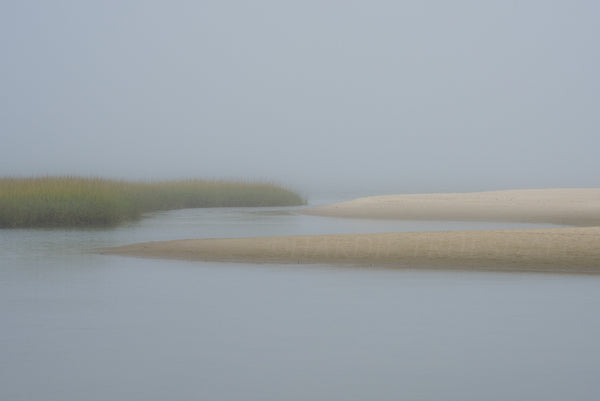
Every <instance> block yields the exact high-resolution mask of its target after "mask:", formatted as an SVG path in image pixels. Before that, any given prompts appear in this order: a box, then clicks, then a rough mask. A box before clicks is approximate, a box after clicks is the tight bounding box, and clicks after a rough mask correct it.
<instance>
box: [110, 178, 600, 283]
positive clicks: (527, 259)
mask: <svg viewBox="0 0 600 401" xmlns="http://www.w3.org/2000/svg"><path fill="white" fill-rule="evenodd" d="M302 213H307V214H312V215H320V216H331V217H345V218H377V219H410V220H419V219H427V220H457V221H459V220H481V221H510V222H530V223H552V224H560V225H571V226H572V227H560V228H536V229H512V230H473V231H428V232H396V233H378V234H361V233H356V234H331V235H308V236H281V237H260V238H224V239H189V240H175V241H159V242H147V243H140V244H132V245H125V246H121V247H114V248H105V249H102V250H100V252H101V253H106V254H116V255H123V256H135V257H148V258H166V259H184V260H197V261H220V262H246V263H293V264H343V265H352V266H382V267H399V268H458V269H482V270H488V269H492V270H500V271H539V272H569V273H600V189H550V190H515V191H494V192H480V193H470V194H420V195H389V196H375V197H368V198H360V199H356V200H353V201H349V202H344V203H339V204H335V205H329V206H323V207H318V208H312V209H305V210H303V211H302Z"/></svg>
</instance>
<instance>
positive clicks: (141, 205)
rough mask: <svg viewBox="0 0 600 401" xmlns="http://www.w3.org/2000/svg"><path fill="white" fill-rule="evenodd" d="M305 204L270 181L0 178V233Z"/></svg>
mask: <svg viewBox="0 0 600 401" xmlns="http://www.w3.org/2000/svg"><path fill="white" fill-rule="evenodd" d="M304 203H305V201H304V200H303V199H302V198H301V197H300V196H299V195H298V194H296V193H294V192H293V191H290V190H288V189H285V188H283V187H281V186H278V185H276V184H273V183H268V182H243V181H209V180H197V179H190V180H175V181H135V182H130V181H118V180H108V179H102V178H83V177H71V176H65V177H34V178H0V228H26V227H94V226H98V227H101V226H113V225H117V224H119V223H121V222H124V221H128V220H135V219H139V218H140V217H141V216H142V214H143V213H147V212H152V211H158V210H172V209H185V208H200V207H245V206H293V205H300V204H304Z"/></svg>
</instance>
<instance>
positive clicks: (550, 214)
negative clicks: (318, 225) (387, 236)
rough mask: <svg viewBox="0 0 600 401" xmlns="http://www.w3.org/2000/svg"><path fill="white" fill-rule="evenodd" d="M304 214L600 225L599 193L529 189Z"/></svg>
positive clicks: (403, 199)
mask: <svg viewBox="0 0 600 401" xmlns="http://www.w3.org/2000/svg"><path fill="white" fill-rule="evenodd" d="M301 213H305V214H311V215H317V216H332V217H355V218H370V219H399V220H455V221H476V220H478V221H500V222H505V221H506V222H524V223H551V224H559V225H571V226H600V189H597V188H590V189H527V190H512V191H491V192H474V193H457V194H414V195H384V196H371V197H366V198H359V199H355V200H351V201H349V202H342V203H336V204H333V205H328V206H321V207H316V208H311V209H305V210H303V211H301Z"/></svg>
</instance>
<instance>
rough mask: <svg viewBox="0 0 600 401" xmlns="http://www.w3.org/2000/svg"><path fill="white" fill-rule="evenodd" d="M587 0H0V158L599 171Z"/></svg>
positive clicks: (578, 178) (497, 178)
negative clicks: (50, 0) (83, 0)
mask: <svg viewBox="0 0 600 401" xmlns="http://www.w3.org/2000/svg"><path fill="white" fill-rule="evenodd" d="M598 15H600V5H599V3H597V2H593V1H552V2H549V1H541V0H540V1H520V2H517V1H495V0H494V1H486V2H478V1H454V2H442V1H439V2H436V1H403V2H395V1H380V0H376V1H369V2H367V1H360V2H358V1H348V0H346V1H312V0H305V1H301V2H300V1H296V2H283V1H275V0H272V1H265V0H257V1H252V2H248V1H222V0H220V1H199V2H195V1H169V2H167V1H162V2H160V1H141V0H139V1H121V0H120V1H101V2H81V1H52V2H48V1H39V0H38V1H28V2H24V1H23V2H21V1H19V2H2V4H1V5H0V46H1V51H2V62H1V63H0V85H1V88H2V92H1V93H2V96H0V136H1V137H0V139H1V146H0V175H2V176H5V175H17V176H23V175H37V174H78V175H100V176H107V177H113V178H128V179H137V178H149V179H162V178H184V177H206V178H242V179H269V180H275V181H277V182H280V183H283V184H285V185H287V186H291V187H293V188H296V189H299V190H301V191H305V192H307V193H311V192H315V191H350V190H361V191H372V192H379V193H393V192H396V193H400V192H436V191H471V190H492V189H508V188H527V187H535V188H544V187H588V186H599V185H600V182H599V181H600V179H599V176H598V174H597V172H598V171H600V158H598V149H599V148H600V139H599V136H598V133H599V128H600V113H599V112H598V105H600V77H599V75H598V71H600V47H599V46H598V44H597V40H598V38H599V37H600V25H599V24H598V23H597V22H598V21H597V19H598Z"/></svg>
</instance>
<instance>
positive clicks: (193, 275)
mask: <svg viewBox="0 0 600 401" xmlns="http://www.w3.org/2000/svg"><path fill="white" fill-rule="evenodd" d="M294 210H295V208H268V209H196V210H181V211H172V212H161V213H155V214H152V215H150V216H149V217H148V218H146V219H144V220H142V221H140V222H136V223H131V224H128V225H124V226H121V227H118V228H115V229H107V230H0V252H1V253H0V399H2V400H14V401H21V400H52V401H53V400H56V401H59V400H60V401H70V400H78V401H79V400H98V401H100V400H128V401H136V400H140V401H142V400H144V401H147V400H161V401H162V400H193V399H198V400H261V401H265V400H319V399H322V400H323V399H326V400H361V401H362V400H369V399H370V400H402V399H406V400H440V399H457V400H458V399H460V400H483V399H485V400H507V399H511V400H544V401H548V400H565V399H578V400H597V399H598V397H599V396H600V384H598V382H597V377H598V376H599V375H600V358H599V355H600V346H599V345H598V338H600V319H599V318H598V317H597V315H598V310H600V277H598V276H593V275H561V274H526V273H517V274H514V273H510V274H509V273H491V272H485V273H483V272H457V271H422V270H411V269H407V270H385V269H372V268H371V269H353V268H340V267H333V266H325V265H254V264H229V263H206V262H185V261H165V260H146V259H135V258H123V257H118V256H109V255H98V254H94V253H91V252H89V251H90V250H92V249H94V248H96V247H104V246H112V245H124V244H127V243H134V242H140V241H152V240H169V239H183V238H207V237H212V238H218V237H221V238H222V237H243V236H264V235H289V234H324V233H344V232H387V231H418V230H440V229H441V230H444V229H485V228H512V227H525V226H528V227H529V226H531V225H515V224H489V223H473V222H470V223H460V222H385V221H371V220H347V219H337V218H325V217H317V216H303V215H299V214H296V213H295V212H294Z"/></svg>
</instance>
